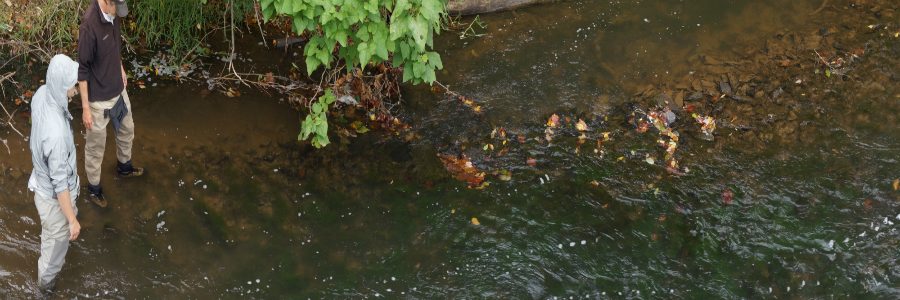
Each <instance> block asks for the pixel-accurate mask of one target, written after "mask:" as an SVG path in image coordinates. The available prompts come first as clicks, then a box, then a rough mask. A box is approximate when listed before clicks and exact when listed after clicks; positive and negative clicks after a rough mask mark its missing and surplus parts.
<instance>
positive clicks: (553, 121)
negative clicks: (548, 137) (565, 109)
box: [547, 114, 559, 127]
mask: <svg viewBox="0 0 900 300" xmlns="http://www.w3.org/2000/svg"><path fill="white" fill-rule="evenodd" d="M547 126H548V127H557V126H559V116H557V115H556V114H553V115H552V116H550V119H548V120H547Z"/></svg>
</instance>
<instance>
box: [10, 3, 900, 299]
mask: <svg viewBox="0 0 900 300" xmlns="http://www.w3.org/2000/svg"><path fill="white" fill-rule="evenodd" d="M819 3H820V2H819V1H795V2H791V3H788V4H786V3H781V2H779V1H691V2H689V3H684V2H662V1H634V2H631V1H627V2H601V1H596V2H595V1H572V2H564V3H559V4H554V5H548V6H540V7H532V8H527V9H523V10H519V11H516V12H509V13H501V14H494V15H488V16H482V17H481V18H482V19H483V20H484V21H485V22H486V23H487V24H488V26H489V28H488V30H487V31H486V32H485V33H486V34H487V35H486V36H483V37H480V38H475V39H465V40H460V39H458V37H455V36H454V35H453V34H452V33H447V34H445V35H443V36H442V37H441V38H440V40H439V41H438V42H437V44H438V45H442V46H441V49H440V51H441V53H442V55H443V56H444V62H445V66H446V67H447V70H446V71H445V72H443V73H442V74H440V75H439V76H438V78H439V80H441V81H442V82H444V83H445V84H449V85H450V86H451V87H452V89H453V90H455V91H458V92H461V93H464V94H466V95H470V96H472V97H474V98H476V99H477V100H478V101H480V102H481V103H482V104H483V105H484V107H485V112H484V113H482V114H474V113H472V111H471V110H470V109H468V108H465V107H463V106H462V105H460V104H458V103H454V102H448V101H443V98H442V97H438V96H435V95H433V94H431V93H429V92H428V91H426V89H424V88H409V89H408V91H407V93H406V96H405V99H406V103H405V109H406V110H405V112H404V117H405V118H407V119H409V120H410V123H411V124H414V126H415V128H417V129H416V133H417V134H418V135H419V136H421V138H419V139H416V140H414V141H412V142H404V141H403V139H400V138H396V137H392V136H385V135H383V134H381V133H369V134H366V135H363V136H362V137H360V138H357V139H352V140H342V139H340V138H336V139H335V140H334V142H335V143H334V144H332V145H330V146H329V147H328V148H326V149H325V150H320V151H314V150H312V149H311V148H310V147H308V146H306V145H298V144H297V143H296V142H295V140H296V134H297V132H298V127H299V113H297V112H295V111H294V110H292V109H290V108H288V107H287V106H286V105H283V104H279V103H277V101H276V99H272V98H271V97H269V96H266V95H263V94H258V93H246V94H245V95H243V96H242V97H239V98H234V99H233V98H226V97H224V96H219V95H216V94H210V95H207V93H206V92H204V91H203V89H202V88H195V87H193V86H190V85H174V84H168V85H166V86H159V87H154V88H148V89H146V90H138V89H133V92H132V99H133V103H134V110H135V115H136V120H137V121H136V122H137V126H138V127H137V131H138V133H137V139H136V150H135V161H136V162H137V163H140V164H142V165H144V166H146V167H148V168H149V172H150V173H149V175H148V176H146V177H144V178H140V179H136V180H128V181H125V180H117V179H115V178H114V176H112V173H111V170H112V169H113V168H114V164H115V163H114V160H115V159H114V152H112V151H114V150H112V147H110V149H107V150H108V152H107V156H106V162H105V163H106V167H107V168H106V170H107V174H105V175H104V179H103V183H104V186H105V188H106V189H107V190H108V193H109V194H110V197H111V198H113V199H112V201H111V204H110V207H109V208H107V209H105V210H101V209H98V208H95V207H93V206H91V204H89V203H85V202H79V207H80V216H79V218H80V219H81V222H82V226H83V227H84V229H83V233H82V237H81V239H80V240H79V241H78V242H76V243H74V246H73V248H72V250H70V253H69V255H68V257H67V258H68V262H67V264H66V267H65V268H64V270H63V271H62V273H61V275H60V276H61V280H60V283H59V288H60V294H61V295H62V296H61V297H64V298H73V297H90V296H101V297H102V298H170V297H173V296H178V297H188V298H282V297H288V298H302V297H315V298H322V297H324V298H348V297H353V298H357V297H359V298H361V297H388V298H403V297H410V298H482V297H485V298H487V297H490V298H497V297H499V298H552V297H556V296H559V297H577V298H656V297H663V298H769V297H773V298H774V297H779V298H783V297H791V298H795V297H796V298H816V297H822V298H824V297H836V298H868V297H872V298H896V297H897V296H898V293H900V290H898V289H897V282H898V280H900V269H898V261H897V259H898V256H897V253H898V249H900V244H898V242H900V232H898V231H900V228H898V226H897V225H896V224H897V223H900V194H898V192H897V191H894V190H892V187H891V181H892V180H893V179H895V178H898V176H900V166H898V161H897V155H896V153H898V150H900V131H898V123H897V119H896V116H897V115H900V105H898V103H900V101H898V93H900V91H898V90H897V84H896V83H897V78H898V77H897V71H898V68H897V65H896V62H897V57H898V56H900V45H898V44H900V42H898V41H897V39H886V38H882V39H876V38H875V37H872V38H873V39H875V40H877V41H878V42H873V43H872V45H871V47H872V49H873V50H877V52H875V54H872V55H871V56H869V57H868V58H867V60H866V61H863V62H861V63H860V64H859V67H858V69H857V70H858V71H855V72H856V74H855V75H858V76H859V77H857V78H851V79H850V80H848V81H849V82H848V83H841V82H828V81H824V80H822V79H819V80H818V81H814V82H813V83H810V84H809V85H808V88H809V89H832V90H833V92H830V93H827V94H826V95H828V96H824V97H822V98H821V99H818V98H817V99H812V100H810V101H798V102H797V103H799V104H797V105H796V106H798V107H800V108H802V109H800V110H798V114H799V116H798V118H800V119H801V120H803V121H808V122H807V123H804V124H806V125H804V127H803V129H798V130H797V131H795V133H794V135H793V136H790V135H789V136H786V137H784V136H782V137H781V138H777V139H770V140H767V141H768V142H761V141H760V136H765V135H767V134H773V133H774V134H776V135H777V134H778V133H777V132H778V131H777V130H776V128H777V126H773V128H760V130H759V131H760V132H759V133H758V134H757V133H752V134H751V133H744V132H742V131H739V130H729V129H726V128H721V129H720V130H718V131H717V132H716V135H717V139H716V141H715V142H707V141H703V140H700V139H697V138H695V137H693V136H692V134H690V133H689V132H685V134H684V141H683V142H682V146H681V149H680V150H679V157H680V160H681V162H682V164H683V165H684V166H686V167H688V168H689V169H690V172H689V173H688V174H686V175H685V176H680V177H675V176H671V175H670V174H668V173H667V172H666V171H665V170H663V169H662V168H659V167H658V166H651V165H649V164H647V163H645V162H644V160H643V157H644V156H643V155H645V154H654V153H656V148H655V145H654V142H655V137H654V135H652V134H644V135H639V134H636V133H635V132H634V130H633V129H632V128H631V127H629V126H628V125H625V124H624V123H625V121H624V113H623V112H622V108H621V107H622V105H623V103H626V102H629V101H630V100H631V99H630V96H629V95H630V94H632V93H634V92H635V90H636V89H639V87H641V86H644V85H647V84H657V83H665V82H668V81H672V80H677V79H679V78H682V77H684V76H686V75H687V74H689V73H690V72H691V71H693V70H695V66H696V63H695V62H694V61H693V60H694V59H696V56H697V55H699V54H713V55H716V56H720V57H728V56H731V55H735V54H736V53H743V52H745V51H747V49H752V48H754V47H760V41H764V40H765V39H767V38H768V37H770V36H772V35H773V34H775V33H777V32H780V31H784V30H792V31H798V32H809V31H812V30H816V26H815V24H812V25H811V24H810V23H811V22H814V21H815V19H814V18H811V17H809V15H808V13H809V12H810V11H813V10H815V9H816V8H817V7H818V5H819ZM893 9H897V7H894V8H893ZM548 16H555V17H548ZM819 22H821V21H819ZM698 24H699V26H698ZM894 24H896V22H895V23H894ZM895 31H896V30H895ZM257 55H259V53H257ZM263 55H265V53H263ZM885 62H893V63H891V64H885ZM810 76H812V75H810ZM812 78H816V77H812ZM818 78H821V76H819V77H818ZM873 78H877V79H878V80H879V81H878V82H884V83H885V84H883V85H882V88H881V89H878V88H877V87H871V86H867V85H865V84H860V83H859V82H864V81H865V80H869V81H871V80H872V79H873ZM803 93H804V91H803V89H801V88H794V89H788V90H787V91H786V95H788V96H789V97H791V98H799V99H802V98H801V97H802V95H801V94H803ZM204 95H207V96H204ZM817 95H818V94H817ZM815 112H820V113H815ZM551 113H560V114H562V115H563V116H572V117H576V118H577V117H584V118H596V119H597V120H604V117H606V118H605V121H597V122H591V124H590V125H591V127H592V129H593V130H595V131H598V132H599V131H610V132H612V135H613V140H612V141H611V142H609V143H606V144H605V145H604V148H603V150H604V153H605V154H604V155H595V154H591V153H592V152H591V150H592V149H593V148H592V147H587V146H585V147H580V148H579V147H578V146H577V139H576V138H575V137H574V136H573V135H569V134H566V133H561V134H560V136H559V137H557V140H556V142H554V143H550V144H547V143H539V142H535V141H533V139H534V138H542V137H543V136H544V133H543V130H544V125H543V124H544V122H545V121H546V118H547V117H548V116H549V115H550V114H551ZM77 114H78V112H76V115H77ZM19 124H25V122H24V121H20V122H19ZM498 126H502V127H505V128H506V129H507V130H508V131H509V132H510V133H511V134H523V135H526V136H528V142H527V143H525V144H523V145H519V144H518V143H517V142H512V143H510V145H509V146H507V148H508V149H509V152H508V154H506V155H504V156H489V155H484V154H482V155H476V154H475V153H478V152H482V151H481V146H482V145H483V144H484V143H487V142H491V140H490V139H489V138H488V136H489V134H490V132H491V130H492V129H493V128H495V127H498ZM9 142H10V147H11V148H12V150H13V152H14V153H13V154H12V155H10V156H6V157H9V158H8V159H7V158H4V159H2V160H0V164H2V166H3V167H4V170H5V171H4V172H5V173H6V174H5V176H0V188H2V189H3V192H2V195H0V201H2V203H3V205H0V278H2V279H3V280H0V293H2V294H5V295H11V296H12V297H26V298H27V297H29V295H30V293H31V291H32V289H33V278H34V277H35V273H36V271H35V261H36V260H37V244H38V235H37V234H38V231H39V230H40V227H39V225H38V224H37V220H38V219H37V215H36V212H35V209H34V207H33V204H32V203H31V196H30V195H28V194H27V193H26V192H25V191H24V187H25V182H26V179H27V174H22V175H19V176H15V175H14V174H9V173H11V172H9V171H8V169H9V168H12V169H14V170H18V172H19V173H27V171H21V170H29V169H30V166H29V165H28V164H29V161H30V160H29V159H28V152H27V151H26V150H27V149H24V147H26V146H25V144H24V143H23V142H22V141H21V140H19V139H17V138H15V137H10V138H9ZM494 142H496V141H494ZM78 143H81V140H79V141H78ZM760 145H764V146H767V147H760ZM463 146H464V147H468V149H467V150H462V151H464V152H466V153H470V154H472V156H473V157H477V158H478V160H476V164H477V165H478V166H479V167H480V168H485V169H488V170H489V171H491V170H496V169H503V170H511V171H512V180H510V181H502V180H499V179H497V178H496V177H494V176H489V180H490V181H491V182H492V184H491V185H490V186H489V187H488V188H486V189H484V190H469V189H466V188H465V184H463V183H459V182H457V181H455V180H453V179H451V178H450V177H449V175H448V174H447V173H446V171H445V170H444V167H443V166H442V165H441V163H440V161H439V160H438V159H437V158H436V156H435V154H436V153H438V152H443V151H447V149H457V148H461V147H463ZM498 146H499V144H498ZM576 149H579V150H578V151H576ZM5 155H6V154H0V157H3V156H5ZM527 157H535V158H536V159H537V164H536V166H534V167H531V166H528V165H527V164H526V163H525V161H526V158H527ZM618 157H623V160H621V161H620V160H619V159H618ZM79 158H81V157H79ZM592 181H596V182H597V186H594V185H592V184H591V182H592ZM726 188H727V189H730V190H732V191H734V204H732V205H722V199H721V193H722V191H723V190H724V189H726ZM472 217H476V218H478V219H479V221H480V223H481V225H479V226H473V225H471V218H472Z"/></svg>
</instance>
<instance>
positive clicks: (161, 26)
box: [0, 0, 255, 68]
mask: <svg viewBox="0 0 900 300" xmlns="http://www.w3.org/2000/svg"><path fill="white" fill-rule="evenodd" d="M93 1H94V0H31V1H28V0H3V1H0V59H3V61H4V62H5V61H9V60H10V59H12V58H16V57H19V56H22V57H23V58H25V59H29V58H35V59H37V60H40V61H42V62H46V61H49V59H50V58H51V57H52V56H53V55H54V54H56V53H66V54H69V55H70V56H73V57H74V56H76V55H77V53H76V50H77V47H76V45H77V42H78V27H79V25H80V23H81V16H82V14H83V12H84V9H85V8H87V7H88V5H90V4H92V3H93ZM6 3H9V4H6ZM231 5H233V6H234V13H235V15H236V16H244V15H247V14H249V13H252V12H253V9H254V5H255V0H177V1H176V0H132V1H129V8H130V15H129V16H128V17H126V22H125V26H124V28H123V30H124V35H125V37H126V40H127V43H128V44H129V45H130V46H135V47H142V48H146V49H154V50H159V49H162V48H165V49H167V50H169V52H171V53H172V54H173V55H184V54H186V53H187V52H189V51H190V50H191V49H192V48H193V47H194V46H195V45H197V44H198V43H199V42H201V39H202V37H204V36H206V33H208V32H210V31H213V30H218V29H221V28H223V27H224V26H230V25H231V23H230V18H224V17H225V16H228V15H227V14H228V13H230V9H229V7H230V6H231ZM223 20H229V22H228V23H225V24H223ZM240 20H241V19H238V20H237V21H240ZM0 68H2V65H0Z"/></svg>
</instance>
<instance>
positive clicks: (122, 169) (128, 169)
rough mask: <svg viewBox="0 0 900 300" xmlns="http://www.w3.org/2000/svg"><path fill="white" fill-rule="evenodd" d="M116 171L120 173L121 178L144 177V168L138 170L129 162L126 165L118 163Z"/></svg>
mask: <svg viewBox="0 0 900 300" xmlns="http://www.w3.org/2000/svg"><path fill="white" fill-rule="evenodd" d="M116 171H117V172H118V173H119V177H123V178H128V177H139V176H141V175H144V168H136V167H134V165H132V164H131V161H130V160H129V161H128V162H126V163H120V162H117V164H116Z"/></svg>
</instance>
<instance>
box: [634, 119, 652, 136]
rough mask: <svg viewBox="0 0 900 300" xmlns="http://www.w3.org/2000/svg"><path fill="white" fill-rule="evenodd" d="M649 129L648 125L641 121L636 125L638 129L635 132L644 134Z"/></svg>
mask: <svg viewBox="0 0 900 300" xmlns="http://www.w3.org/2000/svg"><path fill="white" fill-rule="evenodd" d="M649 129H650V123H647V121H643V120H641V122H640V123H638V127H637V129H636V130H637V132H640V133H644V132H647V130H649Z"/></svg>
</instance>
